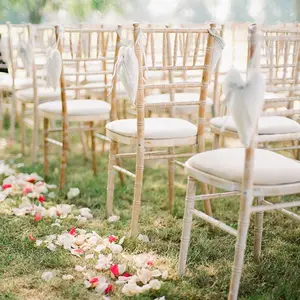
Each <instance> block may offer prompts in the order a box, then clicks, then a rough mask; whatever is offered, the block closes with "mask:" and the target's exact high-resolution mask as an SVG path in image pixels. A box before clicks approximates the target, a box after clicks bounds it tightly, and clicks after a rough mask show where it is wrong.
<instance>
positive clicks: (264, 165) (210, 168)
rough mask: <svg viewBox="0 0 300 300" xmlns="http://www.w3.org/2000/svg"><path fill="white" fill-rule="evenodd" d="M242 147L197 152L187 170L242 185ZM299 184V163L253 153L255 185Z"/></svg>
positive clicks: (267, 152)
mask: <svg viewBox="0 0 300 300" xmlns="http://www.w3.org/2000/svg"><path fill="white" fill-rule="evenodd" d="M244 160H245V149H244V148H226V149H216V150H212V151H207V152H203V153H199V154H196V155H194V156H193V157H191V158H190V159H189V160H188V161H187V162H186V164H185V165H186V171H187V173H189V169H196V170H199V171H202V172H205V173H208V174H210V175H213V176H216V177H219V178H222V179H225V180H228V181H233V182H237V183H241V182H242V179H243V174H244ZM295 182H300V163H299V162H298V161H296V160H293V159H290V158H287V157H285V156H283V155H280V154H278V153H275V152H272V151H269V150H264V149H256V150H255V160H254V184H255V185H277V184H288V183H295Z"/></svg>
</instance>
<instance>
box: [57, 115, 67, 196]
mask: <svg viewBox="0 0 300 300" xmlns="http://www.w3.org/2000/svg"><path fill="white" fill-rule="evenodd" d="M62 144H63V145H62V153H61V162H60V177H59V190H60V191H61V190H62V189H63V188H64V186H65V183H66V169H67V156H68V149H69V145H68V144H69V135H68V123H67V121H66V120H63V121H62Z"/></svg>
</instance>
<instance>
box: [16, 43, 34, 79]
mask: <svg viewBox="0 0 300 300" xmlns="http://www.w3.org/2000/svg"><path fill="white" fill-rule="evenodd" d="M18 54H19V56H20V58H21V60H22V63H23V67H24V69H25V70H26V72H27V73H28V74H31V73H32V62H33V53H32V46H31V44H30V43H29V42H28V43H27V42H25V41H20V44H19V49H18Z"/></svg>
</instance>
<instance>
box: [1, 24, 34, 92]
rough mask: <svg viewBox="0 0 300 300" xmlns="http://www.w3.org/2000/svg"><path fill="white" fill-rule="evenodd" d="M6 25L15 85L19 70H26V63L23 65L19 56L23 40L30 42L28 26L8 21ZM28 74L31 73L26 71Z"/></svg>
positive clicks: (25, 42)
mask: <svg viewBox="0 0 300 300" xmlns="http://www.w3.org/2000/svg"><path fill="white" fill-rule="evenodd" d="M6 26H7V38H8V40H7V42H8V45H7V46H8V56H9V61H8V62H7V63H8V64H9V66H10V70H11V75H12V79H13V86H14V80H15V77H16V72H17V70H24V65H22V62H21V61H20V57H19V47H20V44H21V42H24V44H27V43H28V42H29V34H28V26H27V24H11V23H9V22H7V23H6ZM26 75H27V76H29V73H28V72H26ZM13 88H14V87H13Z"/></svg>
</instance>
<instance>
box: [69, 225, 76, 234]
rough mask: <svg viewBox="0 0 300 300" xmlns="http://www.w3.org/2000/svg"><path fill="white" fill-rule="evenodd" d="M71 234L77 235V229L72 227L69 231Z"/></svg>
mask: <svg viewBox="0 0 300 300" xmlns="http://www.w3.org/2000/svg"><path fill="white" fill-rule="evenodd" d="M69 234H71V235H76V227H72V228H71V229H70V231H69Z"/></svg>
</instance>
